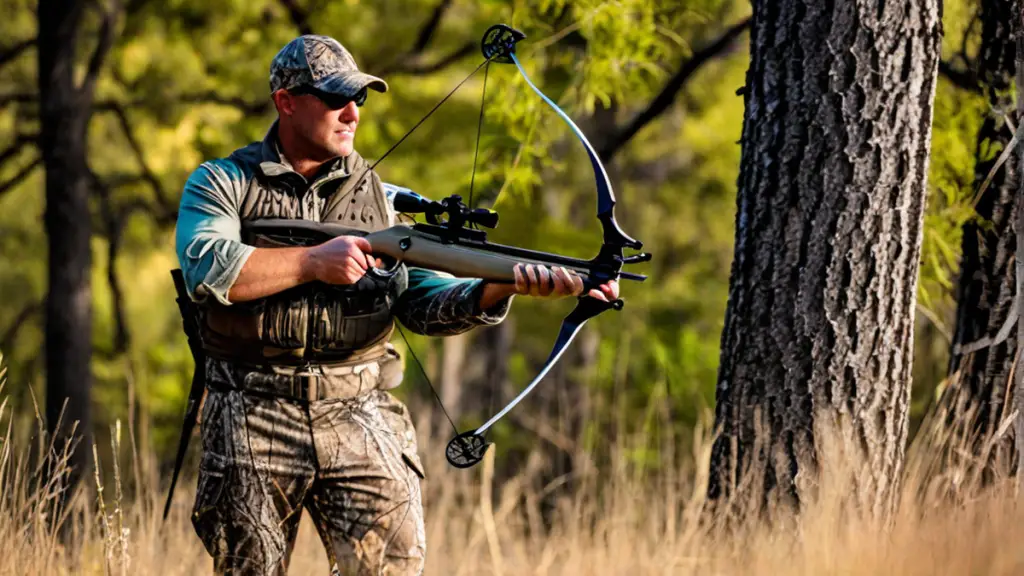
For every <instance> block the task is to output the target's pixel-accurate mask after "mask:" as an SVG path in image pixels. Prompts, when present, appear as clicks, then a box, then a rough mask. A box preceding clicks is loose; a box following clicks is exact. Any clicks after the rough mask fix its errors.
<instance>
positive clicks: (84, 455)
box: [38, 0, 113, 486]
mask: <svg viewBox="0 0 1024 576" xmlns="http://www.w3.org/2000/svg"><path fill="white" fill-rule="evenodd" d="M83 9H84V3H82V2H77V1H74V0H40V2H39V6H38V19H39V42H38V51H39V62H38V72H39V101H40V125H41V129H40V136H39V148H40V151H41V153H42V157H43V163H44V166H45V169H46V212H45V215H44V223H45V226H46V232H47V238H48V248H49V263H48V266H49V268H48V270H49V273H48V279H49V285H48V286H49V287H48V294H47V298H46V305H45V308H46V388H47V390H46V419H47V424H48V426H49V427H50V432H51V434H52V437H53V438H54V440H55V442H56V444H55V446H56V447H57V448H58V450H60V449H61V447H63V446H64V444H65V442H66V441H69V440H74V441H76V442H80V441H81V440H82V439H83V438H85V439H88V434H89V424H90V422H89V412H90V411H89V402H90V394H89V391H90V383H91V374H90V356H91V353H92V290H91V284H90V279H89V274H90V269H91V264H92V258H91V253H90V246H89V241H90V237H91V225H90V210H89V178H88V167H87V164H86V128H87V125H88V122H89V118H90V115H91V108H92V100H93V91H94V88H95V80H96V74H97V73H98V71H99V68H100V65H101V63H102V61H103V58H104V56H105V54H106V52H107V51H108V50H109V48H110V43H111V42H112V30H113V22H112V19H113V15H112V14H110V15H108V17H107V18H105V20H104V25H103V29H102V30H101V31H100V39H99V42H98V45H97V48H96V50H95V52H94V53H93V54H92V58H91V59H90V61H89V63H88V68H87V70H86V75H85V78H84V80H83V81H82V82H81V83H80V84H79V83H76V81H75V67H76V64H77V60H76V46H77V43H78V41H79V38H78V36H79V30H80V27H81V23H82V13H83ZM58 423H59V424H60V425H59V426H58ZM72 430H77V432H75V434H74V436H72V434H71V433H72ZM87 445H88V444H87V442H86V443H84V444H81V443H80V444H79V445H78V448H77V449H76V450H75V451H74V453H73V455H72V457H71V460H70V470H69V471H68V472H69V478H68V486H74V485H75V484H76V483H77V480H78V479H80V478H81V475H82V474H83V472H84V470H85V468H86V467H87V466H88V463H89V456H88V455H89V450H88V448H87Z"/></svg>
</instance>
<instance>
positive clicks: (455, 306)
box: [392, 268, 513, 336]
mask: <svg viewBox="0 0 1024 576" xmlns="http://www.w3.org/2000/svg"><path fill="white" fill-rule="evenodd" d="M482 289H483V281H482V280H479V279H473V278H470V279H465V278H455V277H454V276H452V275H450V274H446V273H444V272H434V271H432V270H425V269H423V268H409V287H408V288H407V289H406V290H405V292H403V293H402V295H401V297H399V299H398V302H397V303H396V305H395V307H394V308H392V311H393V313H394V315H395V317H396V318H398V320H399V322H401V323H402V324H403V325H404V326H406V327H407V328H409V330H412V331H413V332H415V333H417V334H423V335H425V336H452V335H455V334H461V333H463V332H466V331H468V330H470V329H471V328H473V327H475V326H491V325H494V324H498V323H500V322H501V321H502V320H504V319H505V316H506V315H507V314H508V310H509V306H511V304H512V298H513V297H512V296H509V297H508V298H505V299H504V300H502V301H501V302H499V303H498V304H495V305H494V306H493V307H491V308H489V309H487V310H481V309H480V294H481V291H482Z"/></svg>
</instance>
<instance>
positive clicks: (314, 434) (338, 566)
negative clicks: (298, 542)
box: [192, 382, 425, 575]
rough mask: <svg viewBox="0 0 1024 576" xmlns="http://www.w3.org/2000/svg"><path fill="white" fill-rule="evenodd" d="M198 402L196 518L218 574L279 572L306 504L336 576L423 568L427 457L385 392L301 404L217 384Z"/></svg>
mask: <svg viewBox="0 0 1024 576" xmlns="http://www.w3.org/2000/svg"><path fill="white" fill-rule="evenodd" d="M215 385H216V382H211V389H210V391H209V392H208V395H207V398H206V403H205V405H204V408H203V418H202V435H203V458H202V464H201V466H200V474H199V487H198V490H197V494H196V501H195V507H194V510H193V515H192V521H193V525H194V526H195V529H196V533H197V534H198V535H199V537H200V538H201V539H202V541H203V543H204V545H205V546H206V549H207V551H209V553H210V554H211V555H212V556H213V558H214V568H215V570H216V572H217V573H218V574H260V575H270V574H284V573H285V572H286V570H287V565H288V559H289V556H290V554H291V551H292V548H293V545H294V542H295V536H296V533H297V531H298V526H299V518H300V516H301V514H302V510H304V509H305V510H307V511H308V512H309V514H310V516H311V518H312V520H313V521H314V524H315V525H316V528H317V531H318V533H319V535H320V538H321V540H322V542H323V544H324V546H325V548H326V549H327V556H328V560H329V561H330V563H331V567H332V574H339V573H340V574H420V573H421V572H422V570H423V562H424V553H425V535H424V529H423V510H422V503H421V500H420V480H421V479H422V478H423V471H422V465H421V464H420V461H419V457H418V456H417V454H416V440H415V434H414V431H413V426H412V421H411V419H410V418H409V414H408V411H407V409H406V408H405V406H404V405H403V404H402V403H401V402H399V401H398V400H397V399H395V398H394V396H392V395H391V394H390V393H388V392H386V391H383V390H372V391H369V392H363V393H361V394H360V395H358V396H355V397H351V398H344V399H329V400H319V401H311V402H308V403H307V402H297V401H292V400H286V399H281V398H268V397H265V396H253V395H251V394H242V393H241V392H239V391H238V390H225V389H217V387H216V386H215Z"/></svg>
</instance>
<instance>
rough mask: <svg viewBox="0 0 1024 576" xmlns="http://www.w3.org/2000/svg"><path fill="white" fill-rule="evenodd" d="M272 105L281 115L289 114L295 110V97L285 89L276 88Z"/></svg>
mask: <svg viewBox="0 0 1024 576" xmlns="http://www.w3.org/2000/svg"><path fill="white" fill-rule="evenodd" d="M273 98H274V106H275V107H277V113H278V114H279V115H281V116H291V115H292V114H293V113H294V112H295V97H294V96H292V95H291V93H290V92H288V91H287V90H283V89H282V90H278V91H277V92H274V94H273Z"/></svg>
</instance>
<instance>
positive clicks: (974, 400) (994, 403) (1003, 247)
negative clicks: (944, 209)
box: [944, 0, 1019, 476]
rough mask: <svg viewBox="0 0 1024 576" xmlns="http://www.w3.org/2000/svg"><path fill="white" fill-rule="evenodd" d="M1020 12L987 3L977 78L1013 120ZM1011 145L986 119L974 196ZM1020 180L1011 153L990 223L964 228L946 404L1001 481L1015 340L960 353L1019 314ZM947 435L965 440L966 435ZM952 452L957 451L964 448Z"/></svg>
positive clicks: (1008, 444)
mask: <svg viewBox="0 0 1024 576" xmlns="http://www.w3.org/2000/svg"><path fill="white" fill-rule="evenodd" d="M1015 6H1016V2H1008V1H1007V0H983V1H982V2H981V21H982V37H981V50H980V53H979V57H978V76H979V78H980V79H981V80H982V82H983V83H984V88H985V92H986V94H987V96H988V100H989V103H990V105H991V106H992V110H993V111H999V112H1004V113H1007V114H1010V112H1011V109H1012V106H1013V98H1012V95H1011V94H1010V93H1009V89H1010V88H1011V87H1012V85H1013V78H1014V69H1015V66H1014V58H1015V54H1014V52H1015V45H1014V39H1013V33H1012V31H1011V25H1012V22H1013V18H1014V11H1015V9H1016V8H1015ZM1018 121H1019V120H1018ZM1011 138H1012V134H1011V130H1010V129H1009V128H1008V127H1007V125H1006V122H1005V121H1004V120H1003V119H1002V117H1001V116H998V115H997V114H995V113H993V114H989V115H988V117H986V118H985V121H984V123H983V124H982V126H981V129H980V130H979V132H978V139H977V157H978V160H977V163H976V167H975V172H974V175H975V178H974V181H975V189H976V190H977V189H979V188H980V186H981V185H982V183H983V182H984V181H985V179H986V177H987V176H988V174H989V172H990V171H991V170H992V168H993V166H994V165H995V163H996V160H997V159H998V157H999V156H1000V154H1001V153H1002V151H1003V150H1005V149H1006V146H1007V145H1008V144H1009V143H1010V140H1011ZM1018 180H1019V160H1018V158H1017V157H1016V155H1013V154H1011V155H1010V156H1009V157H1008V159H1007V161H1006V163H1005V164H1004V165H1003V167H1002V168H1001V169H999V170H997V171H996V172H995V174H994V176H993V178H992V180H991V182H990V183H989V186H988V188H987V189H986V190H985V191H984V193H983V194H982V196H981V197H980V199H979V200H978V203H977V206H976V211H977V214H978V216H979V217H980V218H982V219H983V220H984V222H985V224H983V225H979V223H977V222H974V221H972V222H968V223H967V224H965V225H964V230H963V243H962V254H963V256H962V258H961V263H960V278H959V281H958V286H957V316H956V329H955V332H954V334H953V346H952V349H951V353H950V363H949V374H950V382H951V385H950V386H951V387H950V389H949V392H948V393H947V398H945V399H944V402H945V403H948V404H947V409H948V410H949V412H948V423H949V424H951V425H953V426H954V427H960V426H967V427H968V430H966V432H967V434H968V436H970V437H972V439H973V443H974V445H973V450H968V452H969V453H970V454H971V456H970V457H971V458H972V460H974V459H976V458H977V457H981V458H982V459H983V463H984V467H985V468H987V469H988V470H989V471H990V472H992V473H995V474H996V475H997V476H1005V475H1006V474H1007V473H1010V472H1011V471H1012V469H1013V466H1014V464H1013V459H1014V455H1013V452H1014V450H1013V440H1012V436H1007V437H1004V438H1003V439H1001V440H999V441H997V442H996V443H995V444H994V445H990V442H989V440H990V439H991V438H992V435H993V434H994V433H995V432H996V431H997V430H998V429H999V427H1000V424H1001V423H1002V420H1003V419H1004V418H1005V417H1006V416H1007V413H1008V411H1009V410H1008V408H1009V406H1010V404H1011V398H1012V396H1011V395H1010V394H1011V388H1012V386H1011V385H1010V377H1011V374H1012V371H1013V358H1014V354H1015V353H1016V349H1017V339H1016V337H1014V336H1013V335H1011V336H1010V337H1009V338H1007V339H1006V340H1004V341H1003V342H1000V343H997V344H994V345H992V346H989V347H985V348H981V349H980V350H976V351H973V352H970V351H968V352H964V351H963V350H962V347H964V346H966V345H969V344H971V343H972V342H977V341H981V340H983V339H988V340H994V339H995V338H996V335H997V333H998V332H999V331H1000V329H1001V328H1002V327H1003V325H1004V324H1005V323H1006V321H1007V319H1008V316H1009V315H1010V313H1011V311H1012V310H1013V306H1014V295H1015V287H1014V285H1015V278H1014V267H1013V261H1014V253H1015V251H1016V248H1017V236H1016V234H1015V233H1014V218H1015V215H1016V205H1017V186H1018ZM967 350H970V348H967ZM958 372H959V374H958ZM947 436H952V437H961V433H960V432H954V433H953V434H949V435H947ZM951 448H952V449H953V450H954V451H956V450H957V449H963V448H964V447H963V446H954V447H951ZM990 450H991V451H990Z"/></svg>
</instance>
